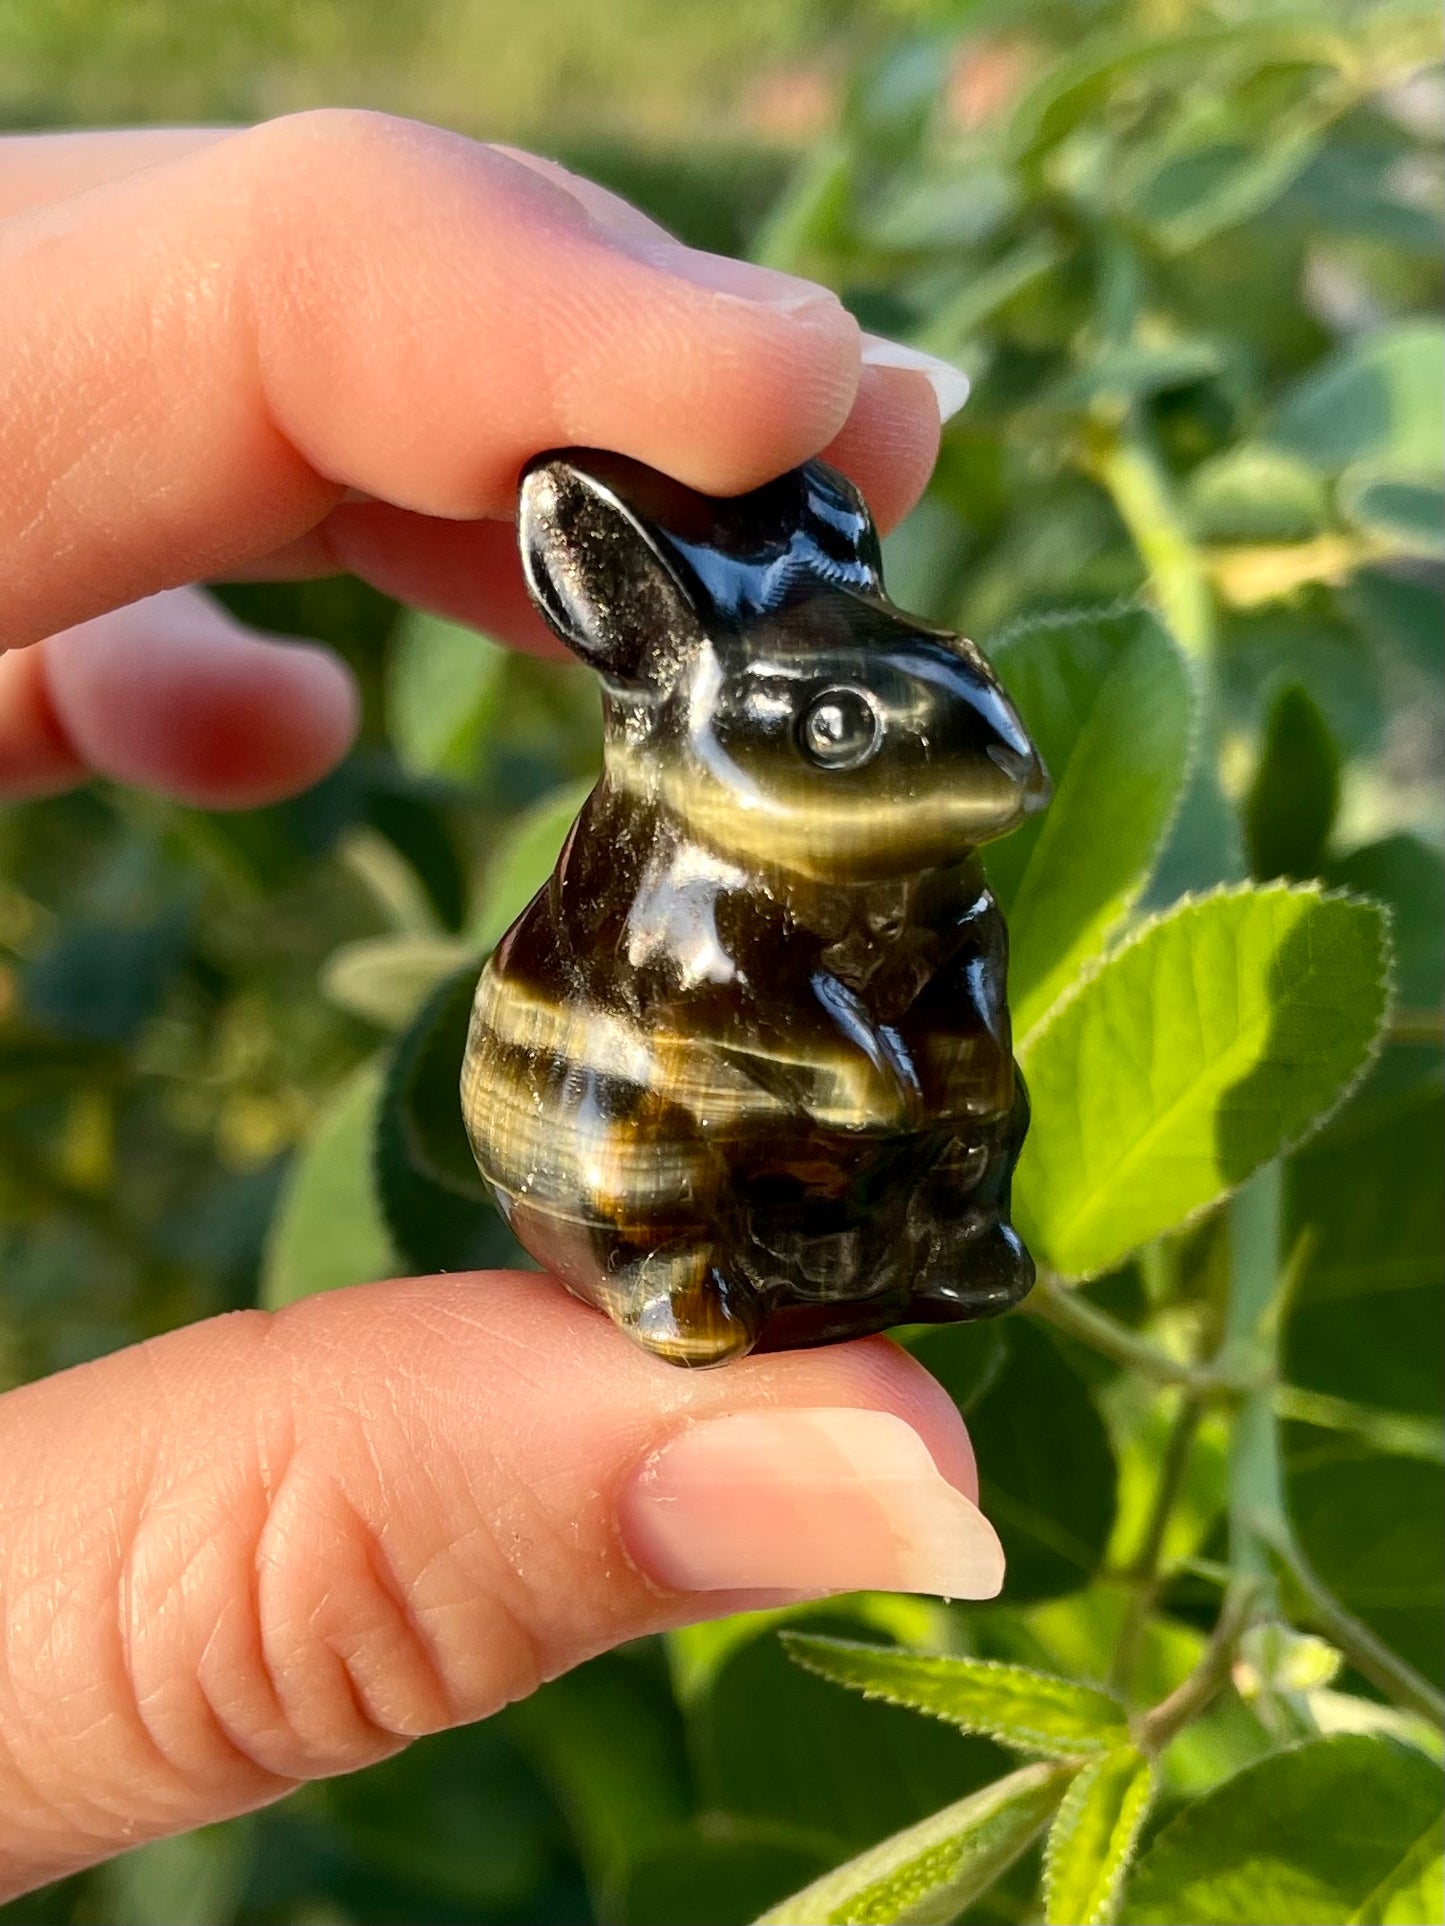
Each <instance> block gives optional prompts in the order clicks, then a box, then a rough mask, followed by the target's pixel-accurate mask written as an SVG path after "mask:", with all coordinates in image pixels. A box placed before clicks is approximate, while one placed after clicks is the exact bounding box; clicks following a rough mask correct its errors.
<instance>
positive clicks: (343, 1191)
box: [261, 1063, 394, 1310]
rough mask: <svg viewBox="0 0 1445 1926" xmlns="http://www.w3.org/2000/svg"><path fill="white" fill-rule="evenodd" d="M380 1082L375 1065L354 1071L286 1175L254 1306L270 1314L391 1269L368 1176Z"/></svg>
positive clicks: (387, 1242)
mask: <svg viewBox="0 0 1445 1926" xmlns="http://www.w3.org/2000/svg"><path fill="white" fill-rule="evenodd" d="M381 1081H382V1069H381V1066H380V1064H377V1063H367V1064H363V1065H362V1067H361V1068H360V1069H359V1070H357V1071H355V1072H354V1073H353V1074H352V1076H351V1077H350V1078H349V1079H348V1080H347V1082H345V1083H344V1084H342V1086H341V1088H340V1089H339V1090H338V1091H337V1092H336V1094H335V1096H334V1097H333V1098H332V1100H331V1102H330V1104H329V1105H328V1107H327V1109H326V1112H325V1114H324V1115H323V1116H322V1118H321V1120H320V1122H319V1123H318V1124H317V1126H316V1128H315V1129H314V1130H313V1132H312V1133H311V1135H310V1137H308V1138H307V1140H306V1145H305V1148H304V1149H303V1150H302V1151H301V1152H300V1154H299V1155H298V1156H297V1159H296V1162H295V1163H294V1164H293V1166H292V1168H291V1172H290V1175H289V1177H288V1178H287V1182H286V1189H285V1191H284V1193H283V1195H282V1199H281V1204H280V1208H279V1210H278V1211H277V1214H276V1219H275V1222H274V1224H273V1225H272V1229H271V1236H270V1239H269V1241H268V1243H267V1246H266V1260H265V1267H264V1270H263V1272H262V1279H261V1302H262V1303H263V1304H264V1305H266V1306H267V1308H268V1309H270V1310H276V1309H278V1308H279V1307H280V1306H281V1305H283V1304H292V1303H294V1302H295V1301H296V1300H297V1298H302V1297H310V1296H311V1295H312V1294H313V1293H314V1292H316V1291H331V1290H335V1289H336V1288H337V1287H338V1286H340V1285H345V1284H365V1283H369V1282H370V1281H372V1280H373V1279H375V1278H379V1277H385V1276H386V1275H387V1273H388V1272H389V1271H391V1270H392V1269H393V1268H394V1258H393V1255H392V1247H391V1239H390V1237H389V1236H388V1234H387V1229H386V1224H385V1222H384V1221H383V1219H382V1215H381V1206H380V1204H379V1203H378V1202H377V1197H376V1191H375V1187H374V1185H373V1183H372V1176H371V1135H372V1131H373V1129H374V1128H375V1122H376V1109H377V1105H378V1103H379V1102H380V1100H381Z"/></svg>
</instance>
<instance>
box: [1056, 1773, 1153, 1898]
mask: <svg viewBox="0 0 1445 1926" xmlns="http://www.w3.org/2000/svg"><path fill="white" fill-rule="evenodd" d="M1152 1794H1153V1772H1152V1768H1151V1766H1150V1764H1149V1761H1148V1760H1147V1759H1146V1758H1145V1757H1144V1755H1143V1753H1141V1752H1140V1751H1139V1749H1138V1748H1137V1747H1136V1746H1132V1745H1121V1746H1119V1747H1118V1748H1117V1749H1116V1750H1115V1751H1113V1752H1111V1753H1110V1754H1109V1755H1108V1757H1107V1758H1104V1759H1098V1760H1095V1761H1094V1763H1093V1764H1091V1765H1087V1766H1085V1768H1084V1770H1083V1771H1082V1772H1081V1773H1080V1774H1079V1776H1078V1777H1077V1778H1076V1779H1075V1780H1074V1783H1073V1784H1072V1785H1071V1786H1070V1787H1069V1789H1068V1791H1067V1792H1066V1793H1065V1794H1064V1801H1063V1804H1062V1805H1061V1806H1060V1807H1059V1809H1058V1811H1057V1812H1056V1813H1055V1815H1054V1823H1053V1825H1052V1826H1051V1827H1050V1828H1049V1843H1048V1846H1047V1848H1046V1850H1045V1854H1044V1918H1045V1920H1046V1922H1047V1926H1107V1922H1109V1921H1110V1920H1112V1919H1113V1917H1114V1908H1115V1906H1116V1904H1117V1902H1118V1898H1119V1889H1120V1887H1121V1886H1122V1885H1123V1883H1124V1875H1125V1873H1126V1872H1127V1871H1128V1869H1129V1864H1130V1861H1131V1860H1132V1859H1133V1857H1134V1849H1135V1847H1136V1846H1137V1845H1138V1842H1139V1834H1140V1831H1141V1830H1142V1828H1143V1825H1144V1821H1145V1819H1146V1818H1147V1817H1148V1814H1149V1802H1150V1799H1151V1797H1152Z"/></svg>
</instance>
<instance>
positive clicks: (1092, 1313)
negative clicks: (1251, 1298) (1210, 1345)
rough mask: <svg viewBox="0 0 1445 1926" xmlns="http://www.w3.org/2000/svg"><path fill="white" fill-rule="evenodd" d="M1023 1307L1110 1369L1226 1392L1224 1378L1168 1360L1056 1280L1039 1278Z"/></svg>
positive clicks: (1144, 1339)
mask: <svg viewBox="0 0 1445 1926" xmlns="http://www.w3.org/2000/svg"><path fill="white" fill-rule="evenodd" d="M1025 1304H1026V1308H1027V1309H1028V1310H1030V1311H1031V1312H1032V1313H1033V1314H1034V1316H1035V1317H1038V1318H1042V1319H1043V1321H1044V1322H1045V1323H1046V1324H1052V1325H1053V1326H1054V1328H1055V1330H1058V1331H1064V1332H1066V1333H1067V1334H1068V1336H1070V1337H1072V1338H1077V1339H1078V1341H1079V1343H1081V1344H1086V1345H1088V1347H1089V1349H1090V1350H1091V1351H1098V1352H1100V1353H1102V1355H1103V1356H1104V1357H1106V1358H1112V1359H1113V1360H1114V1362H1115V1363H1116V1364H1123V1365H1127V1366H1128V1367H1129V1368H1130V1369H1131V1370H1135V1371H1142V1372H1143V1373H1144V1375H1145V1376H1146V1377H1150V1378H1154V1379H1155V1380H1157V1382H1158V1383H1160V1384H1182V1385H1184V1386H1186V1387H1187V1388H1188V1389H1189V1390H1191V1391H1199V1392H1205V1391H1215V1390H1224V1389H1227V1388H1228V1386H1227V1383H1226V1381H1225V1380H1224V1379H1222V1378H1219V1377H1216V1376H1215V1375H1214V1373H1212V1372H1210V1371H1204V1370H1201V1369H1200V1368H1199V1367H1198V1366H1197V1365H1193V1364H1184V1363H1182V1362H1181V1361H1180V1360H1179V1359H1178V1358H1172V1357H1170V1355H1169V1353H1168V1352H1167V1351H1161V1350H1160V1348H1159V1346H1158V1345H1157V1344H1151V1343H1150V1342H1149V1340H1148V1339H1147V1338H1141V1337H1140V1336H1139V1335H1138V1334H1137V1332H1134V1331H1131V1330H1130V1329H1129V1327H1128V1325H1127V1324H1121V1323H1120V1322H1119V1320H1118V1318H1116V1317H1110V1316H1109V1313H1108V1312H1107V1311H1101V1310H1100V1309H1099V1308H1098V1306H1097V1305H1094V1304H1090V1303H1089V1301H1088V1299H1087V1298H1085V1297H1083V1296H1082V1295H1081V1294H1080V1293H1079V1292H1078V1291H1077V1290H1070V1289H1069V1288H1068V1287H1067V1286H1065V1285H1063V1284H1060V1283H1059V1281H1058V1280H1057V1278H1053V1277H1041V1278H1040V1279H1039V1281H1038V1283H1037V1284H1036V1285H1035V1286H1034V1288H1033V1291H1032V1292H1031V1293H1030V1295H1029V1297H1028V1298H1027V1299H1026V1300H1025Z"/></svg>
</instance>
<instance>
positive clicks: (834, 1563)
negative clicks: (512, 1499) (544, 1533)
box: [619, 1410, 1004, 1598]
mask: <svg viewBox="0 0 1445 1926" xmlns="http://www.w3.org/2000/svg"><path fill="white" fill-rule="evenodd" d="M619 1517H620V1523H621V1528H622V1533H623V1537H624V1539H625V1541H626V1544H627V1547H628V1550H629V1551H630V1552H631V1554H632V1557H633V1559H634V1560H635V1562H636V1563H637V1564H638V1566H640V1568H641V1569H642V1570H643V1571H644V1572H646V1573H647V1574H648V1575H649V1576H650V1577H651V1578H653V1579H655V1580H656V1581H657V1583H659V1584H661V1585H665V1586H667V1587H669V1588H670V1589H671V1590H674V1591H680V1592H713V1591H735V1590H736V1591H748V1590H779V1591H798V1592H824V1591H827V1592H851V1591H894V1592H935V1593H939V1594H941V1595H942V1596H943V1597H945V1598H992V1597H993V1596H994V1595H995V1594H996V1593H997V1591H998V1590H999V1588H1000V1586H1001V1585H1002V1583H1003V1567H1004V1559H1003V1548H1002V1546H1001V1545H1000V1544H999V1542H998V1537H997V1534H996V1533H995V1531H994V1529H993V1526H992V1525H990V1524H989V1522H988V1520H987V1519H986V1518H985V1517H984V1515H983V1513H982V1512H981V1511H980V1510H979V1509H978V1507H977V1506H976V1505H974V1504H972V1503H970V1501H969V1500H968V1499H967V1498H965V1497H964V1495H963V1493H962V1492H961V1491H959V1490H958V1489H957V1488H956V1487H955V1486H953V1485H951V1484H949V1482H948V1480H947V1479H946V1478H944V1477H943V1476H942V1474H941V1473H940V1472H939V1470H938V1467H937V1466H936V1465H935V1464H934V1462H933V1459H932V1457H931V1455H930V1454H929V1451H928V1447H927V1446H926V1445H925V1444H924V1442H923V1440H922V1438H920V1437H919V1435H918V1433H917V1432H916V1431H915V1430H914V1429H913V1428H912V1426H911V1425H908V1424H906V1423H905V1422H904V1421H903V1419H902V1418H897V1417H894V1416H893V1415H892V1413H890V1412H887V1411H858V1410H838V1411H834V1410H811V1411H810V1410H803V1411H797V1410H793V1411H746V1412H737V1413H734V1414H732V1415H730V1416H728V1417H722V1418H707V1419H704V1420H702V1421H701V1422H700V1423H697V1424H694V1425H692V1426H690V1427H689V1428H688V1429H687V1430H685V1431H681V1432H679V1433H678V1435H677V1436H676V1437H675V1438H673V1439H671V1440H670V1441H669V1442H668V1443H667V1444H665V1445H663V1447H662V1448H661V1450H659V1451H656V1452H654V1453H653V1454H652V1456H651V1457H650V1458H648V1459H647V1460H645V1462H644V1463H643V1464H642V1465H641V1467H640V1468H639V1469H638V1471H637V1472H636V1473H635V1474H634V1476H633V1477H632V1479H631V1480H630V1481H629V1483H628V1484H627V1485H626V1486H625V1487H624V1488H623V1491H622V1494H621V1498H620V1500H619Z"/></svg>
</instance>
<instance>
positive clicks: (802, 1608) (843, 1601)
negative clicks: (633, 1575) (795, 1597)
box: [666, 1592, 953, 1710]
mask: <svg viewBox="0 0 1445 1926" xmlns="http://www.w3.org/2000/svg"><path fill="white" fill-rule="evenodd" d="M840 1612H844V1613H846V1614H847V1616H848V1618H849V1619H851V1620H853V1621H854V1622H855V1626H856V1628H857V1629H863V1628H866V1629H867V1630H869V1631H872V1632H878V1633H881V1634H882V1636H883V1637H884V1638H885V1639H890V1640H892V1641H893V1642H894V1643H896V1644H899V1645H913V1646H917V1647H919V1648H920V1649H922V1650H932V1649H939V1650H941V1649H943V1648H944V1646H945V1643H946V1641H947V1640H948V1639H949V1637H950V1636H951V1634H952V1630H953V1625H952V1621H951V1618H950V1615H949V1614H950V1608H949V1607H948V1606H947V1605H945V1604H944V1603H943V1602H942V1600H940V1599H936V1598H928V1597H925V1596H924V1595H922V1594H921V1593H916V1592H849V1593H848V1594H847V1595H846V1596H844V1597H841V1598H839V1597H833V1598H828V1599H823V1600H807V1601H805V1602H803V1603H800V1604H797V1605H776V1606H773V1607H771V1608H768V1609H765V1610H763V1611H760V1612H733V1613H730V1614H729V1616H728V1617H727V1618H707V1619H703V1620H701V1621H700V1622H699V1623H698V1624H696V1625H680V1626H678V1628H677V1630H676V1631H673V1632H669V1633H668V1634H667V1635H666V1645H667V1658H668V1665H669V1668H670V1670H671V1672H672V1687H673V1691H674V1692H675V1693H676V1694H677V1702H678V1704H679V1705H681V1706H682V1707H683V1708H684V1710H688V1709H690V1708H691V1707H692V1706H694V1705H696V1704H698V1703H699V1702H700V1701H701V1700H702V1699H704V1698H706V1696H707V1694H708V1693H709V1692H711V1691H712V1689H713V1687H714V1686H715V1684H716V1683H717V1676H718V1673H719V1671H720V1670H721V1668H722V1667H723V1665H725V1664H726V1662H727V1661H728V1659H729V1658H731V1657H732V1655H733V1654H734V1653H735V1652H736V1651H738V1650H739V1648H740V1647H742V1646H744V1645H747V1644H749V1643H750V1642H751V1641H752V1640H753V1639H757V1638H770V1637H771V1635H772V1633H774V1632H776V1631H779V1630H780V1629H781V1628H782V1627H783V1626H784V1625H802V1624H807V1623H808V1622H809V1621H810V1620H812V1619H815V1618H817V1616H818V1615H819V1613H822V1614H823V1615H824V1616H825V1617H826V1618H828V1619H829V1620H836V1619H837V1618H838V1615H839V1613H840Z"/></svg>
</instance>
